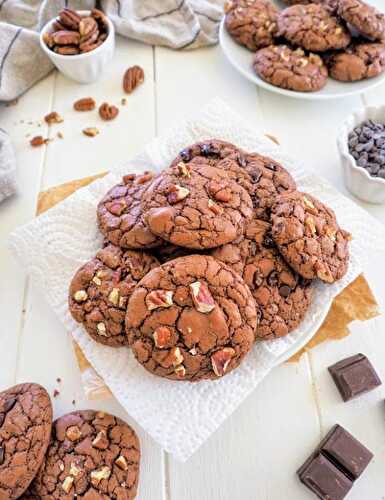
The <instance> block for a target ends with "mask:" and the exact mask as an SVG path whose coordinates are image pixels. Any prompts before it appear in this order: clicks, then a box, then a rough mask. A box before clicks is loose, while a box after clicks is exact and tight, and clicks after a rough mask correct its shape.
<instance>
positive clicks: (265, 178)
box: [172, 139, 296, 220]
mask: <svg viewBox="0 0 385 500" xmlns="http://www.w3.org/2000/svg"><path fill="white" fill-rule="evenodd" d="M183 163H184V164H185V167H183V168H187V169H194V168H195V165H197V164H199V165H202V164H205V165H209V166H211V167H216V168H219V169H221V170H225V171H226V172H227V175H228V176H229V177H230V178H231V179H233V180H235V181H236V182H237V183H238V184H239V185H240V186H242V187H243V188H244V189H245V190H246V191H247V192H248V193H249V195H250V197H251V200H252V202H253V207H254V215H255V217H257V218H258V219H265V220H269V217H270V214H269V207H270V206H271V205H272V203H273V201H274V198H275V196H277V195H278V194H281V193H283V192H289V191H294V190H295V189H296V184H295V181H294V179H293V178H292V177H291V175H290V174H289V172H287V170H286V169H285V168H284V167H283V166H282V165H280V164H279V163H278V162H276V161H275V160H273V159H271V158H269V157H267V156H262V155H260V154H258V153H247V152H246V151H243V150H242V149H241V148H238V147H237V146H234V144H230V143H228V142H224V141H220V140H218V139H210V140H206V141H202V142H198V143H196V144H193V145H192V146H189V147H187V148H185V149H183V151H181V152H180V153H179V155H178V156H177V157H176V159H175V160H174V161H173V163H172V166H177V165H178V164H179V165H182V164H183Z"/></svg>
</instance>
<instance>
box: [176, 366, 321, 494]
mask: <svg viewBox="0 0 385 500" xmlns="http://www.w3.org/2000/svg"><path fill="white" fill-rule="evenodd" d="M314 435H319V425H318V418H317V413H316V410H315V404H314V399H313V395H312V386H311V383H310V373H309V368H308V363H307V359H306V356H305V357H303V358H302V360H301V362H300V363H299V364H286V365H283V366H281V367H278V368H276V369H275V370H273V371H272V373H271V374H270V375H269V376H268V377H267V378H266V379H265V380H264V381H263V382H262V384H261V385H260V386H259V387H258V388H257V389H256V390H255V391H254V392H253V393H252V395H251V396H250V397H249V398H248V399H247V400H246V401H245V402H244V403H242V405H241V406H240V407H239V409H238V410H237V411H236V412H235V413H234V414H233V415H232V416H231V417H230V418H229V419H228V420H227V421H226V422H225V423H224V424H223V426H222V427H221V428H220V429H219V430H218V431H217V432H216V433H215V434H214V436H212V437H211V438H210V439H209V441H207V442H206V443H205V444H204V445H203V446H202V448H201V449H199V450H198V451H197V452H196V454H195V455H194V456H193V457H192V458H191V459H190V460H189V461H188V462H187V463H186V464H180V463H179V462H177V461H175V460H173V459H172V458H169V470H170V489H171V494H170V498H171V499H172V500H174V499H175V500H177V499H178V500H179V499H182V498H183V500H196V499H197V498H207V499H210V500H234V499H235V498H241V499H242V500H256V499H257V500H282V499H283V498H285V499H286V498H287V499H295V500H302V499H307V498H308V493H307V491H306V490H305V488H303V487H302V485H301V484H300V483H299V481H298V479H297V477H296V474H295V472H296V469H297V468H298V467H299V466H300V465H301V464H302V462H303V461H304V459H305V458H306V453H308V452H310V451H311V439H312V436H314ZM309 443H310V445H309ZM309 446H310V447H309ZM283 492H284V493H283Z"/></svg>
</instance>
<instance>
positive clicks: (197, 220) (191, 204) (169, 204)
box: [142, 162, 253, 250]
mask: <svg viewBox="0 0 385 500" xmlns="http://www.w3.org/2000/svg"><path fill="white" fill-rule="evenodd" d="M142 210H143V213H144V219H145V222H146V224H147V225H148V226H149V228H150V231H151V232H153V233H154V234H157V235H158V236H160V237H161V238H163V239H165V240H167V241H169V242H170V243H173V244H174V245H178V246H183V247H187V248H193V249H198V250H203V249H205V248H213V247H216V246H219V245H222V244H225V243H228V242H230V241H233V240H235V239H236V238H238V237H239V236H240V235H241V234H242V233H243V231H244V226H245V223H246V222H247V221H248V220H249V219H250V218H251V216H252V212H253V210H252V202H251V199H250V196H249V194H248V193H247V191H245V189H243V188H242V187H241V186H239V185H238V184H237V183H236V182H234V181H232V180H231V179H230V178H229V175H228V174H227V172H226V171H224V170H221V169H219V168H215V167H211V166H209V165H206V164H202V165H201V164H199V162H198V163H196V164H194V167H193V168H190V166H189V165H186V164H185V163H184V162H180V163H178V164H176V165H173V166H171V167H170V168H168V169H167V170H164V171H163V172H162V173H161V174H160V175H159V176H158V177H157V179H155V180H154V182H153V183H152V184H151V185H150V187H149V188H148V189H147V190H146V191H145V193H144V194H143V197H142Z"/></svg>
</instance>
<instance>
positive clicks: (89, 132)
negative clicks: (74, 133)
mask: <svg viewBox="0 0 385 500" xmlns="http://www.w3.org/2000/svg"><path fill="white" fill-rule="evenodd" d="M83 134H84V135H86V136H87V137H95V136H97V135H98V134H99V130H98V129H97V128H96V127H87V128H85V129H83Z"/></svg>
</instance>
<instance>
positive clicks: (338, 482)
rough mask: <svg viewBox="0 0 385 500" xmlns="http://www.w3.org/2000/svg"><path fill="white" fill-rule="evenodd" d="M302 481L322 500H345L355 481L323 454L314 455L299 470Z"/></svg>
mask: <svg viewBox="0 0 385 500" xmlns="http://www.w3.org/2000/svg"><path fill="white" fill-rule="evenodd" d="M298 476H299V479H300V481H301V482H302V483H303V484H304V485H306V486H307V487H308V488H309V489H310V490H311V491H312V492H313V493H315V494H316V495H317V496H318V498H321V499H322V500H343V499H344V498H345V497H346V495H347V494H348V493H349V491H350V490H351V488H352V486H353V481H352V480H351V479H349V478H348V477H347V476H345V474H343V473H342V472H341V471H340V470H339V469H337V467H336V466H335V465H334V464H333V463H332V462H330V460H328V459H327V458H326V457H324V456H323V455H322V454H321V453H318V454H313V455H312V456H311V457H310V458H309V459H308V460H307V461H306V462H305V463H304V464H303V466H302V467H301V468H300V469H299V470H298Z"/></svg>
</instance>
